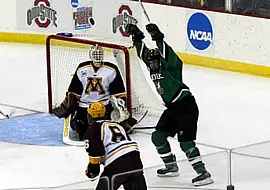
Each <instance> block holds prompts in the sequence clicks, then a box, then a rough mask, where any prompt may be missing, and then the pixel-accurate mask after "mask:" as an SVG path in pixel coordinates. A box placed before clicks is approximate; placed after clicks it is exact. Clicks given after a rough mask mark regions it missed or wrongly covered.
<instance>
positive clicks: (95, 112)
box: [87, 102, 106, 124]
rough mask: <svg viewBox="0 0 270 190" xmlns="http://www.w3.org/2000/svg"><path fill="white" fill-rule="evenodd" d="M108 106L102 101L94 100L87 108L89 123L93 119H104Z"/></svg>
mask: <svg viewBox="0 0 270 190" xmlns="http://www.w3.org/2000/svg"><path fill="white" fill-rule="evenodd" d="M105 112H106V108H105V105H104V104H103V103H101V102H93V103H91V104H90V106H89V107H88V109H87V113H88V114H87V119H88V123H89V124H90V123H92V122H93V119H94V120H97V119H104V117H105Z"/></svg>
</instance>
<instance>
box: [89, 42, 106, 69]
mask: <svg viewBox="0 0 270 190" xmlns="http://www.w3.org/2000/svg"><path fill="white" fill-rule="evenodd" d="M89 57H90V59H91V60H92V61H93V63H94V65H95V66H96V67H100V66H101V64H102V61H103V58H104V51H103V48H102V47H101V46H99V45H97V44H96V45H93V46H92V47H91V49H90V51H89Z"/></svg>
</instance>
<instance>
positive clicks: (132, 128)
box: [127, 110, 148, 133]
mask: <svg viewBox="0 0 270 190" xmlns="http://www.w3.org/2000/svg"><path fill="white" fill-rule="evenodd" d="M147 113H148V110H146V112H145V113H144V114H143V116H142V117H141V118H140V119H139V120H138V121H137V123H136V124H135V125H134V126H133V127H131V128H130V129H129V130H128V132H127V133H130V132H132V131H133V130H134V129H135V128H136V126H137V125H138V124H139V123H140V122H141V121H142V120H143V119H144V118H145V116H146V115H147Z"/></svg>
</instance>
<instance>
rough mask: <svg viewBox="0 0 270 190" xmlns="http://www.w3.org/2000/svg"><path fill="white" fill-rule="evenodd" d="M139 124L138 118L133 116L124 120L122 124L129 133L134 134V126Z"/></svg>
mask: <svg viewBox="0 0 270 190" xmlns="http://www.w3.org/2000/svg"><path fill="white" fill-rule="evenodd" d="M136 124H137V119H135V118H133V117H129V118H128V119H126V120H125V121H123V122H122V126H123V127H124V129H125V131H126V133H127V134H132V133H133V131H134V127H135V125H136Z"/></svg>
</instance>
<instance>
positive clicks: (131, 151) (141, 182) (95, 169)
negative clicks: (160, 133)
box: [85, 98, 147, 190]
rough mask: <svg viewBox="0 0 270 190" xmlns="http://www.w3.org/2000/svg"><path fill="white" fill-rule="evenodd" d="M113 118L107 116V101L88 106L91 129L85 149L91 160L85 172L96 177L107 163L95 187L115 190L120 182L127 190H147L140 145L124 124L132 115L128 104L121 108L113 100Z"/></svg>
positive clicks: (100, 189) (102, 189) (87, 134)
mask: <svg viewBox="0 0 270 190" xmlns="http://www.w3.org/2000/svg"><path fill="white" fill-rule="evenodd" d="M111 103H112V105H113V108H114V109H113V111H112V113H111V114H112V115H111V118H112V120H113V121H109V120H101V119H104V118H106V117H105V113H106V108H105V106H104V104H102V103H100V102H96V103H93V104H91V105H90V107H89V108H88V118H89V125H90V126H89V128H88V130H87V133H86V140H85V149H86V152H87V153H88V155H89V163H88V165H87V169H86V171H85V174H86V176H87V177H89V178H91V179H94V178H96V177H97V176H98V175H99V173H100V164H103V165H104V171H103V172H102V174H101V176H100V179H99V182H98V185H97V187H96V190H107V189H110V190H116V189H118V188H119V187H120V186H121V185H123V186H124V189H125V190H146V189H147V186H146V181H145V178H144V175H143V165H142V161H141V158H140V152H139V150H138V145H137V143H136V142H135V141H133V140H131V139H130V137H129V136H128V134H127V133H126V131H125V129H124V127H123V123H122V121H123V120H126V119H127V118H128V117H129V113H128V111H127V110H126V108H125V107H119V106H118V103H117V100H116V99H115V98H112V99H111Z"/></svg>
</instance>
